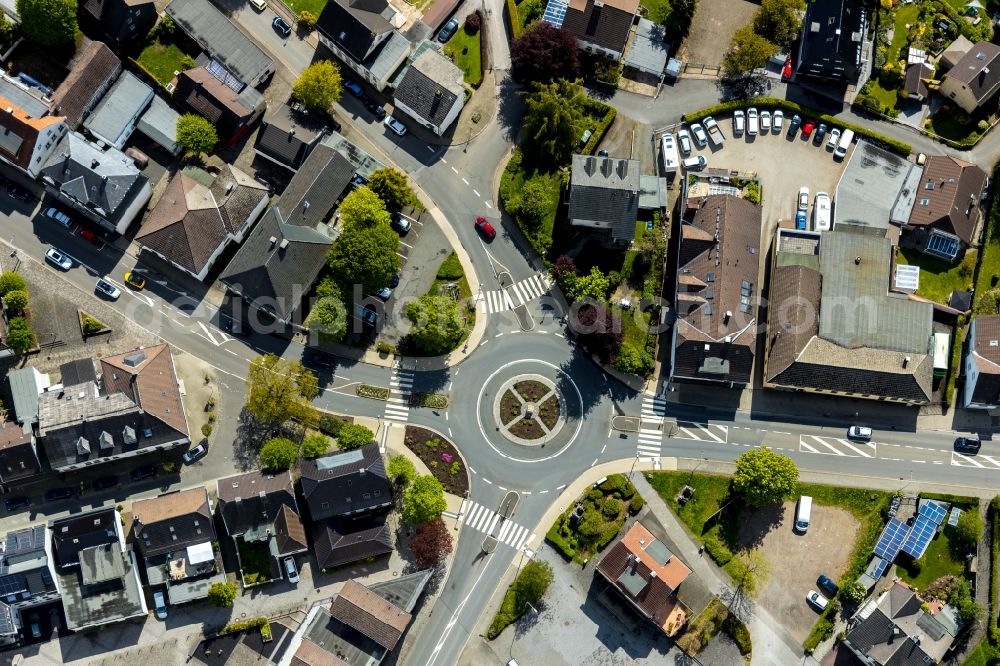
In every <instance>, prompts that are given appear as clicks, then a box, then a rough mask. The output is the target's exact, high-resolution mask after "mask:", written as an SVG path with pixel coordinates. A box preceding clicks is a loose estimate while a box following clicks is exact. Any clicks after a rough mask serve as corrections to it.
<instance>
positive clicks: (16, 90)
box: [0, 75, 49, 118]
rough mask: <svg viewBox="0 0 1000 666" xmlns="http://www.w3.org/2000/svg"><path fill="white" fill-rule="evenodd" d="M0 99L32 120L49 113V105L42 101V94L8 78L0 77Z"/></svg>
mask: <svg viewBox="0 0 1000 666" xmlns="http://www.w3.org/2000/svg"><path fill="white" fill-rule="evenodd" d="M0 97H3V98H4V99H5V100H7V101H8V102H12V103H13V104H14V106H16V107H17V108H19V109H21V110H22V111H24V112H25V113H26V114H28V115H29V116H31V117H32V118H41V117H42V116H45V115H48V113H49V104H48V103H47V102H45V101H43V100H42V93H41V92H40V91H39V90H38V89H37V88H31V87H28V86H27V85H25V84H24V83H21V82H20V81H18V80H16V79H14V78H12V77H10V76H4V75H0Z"/></svg>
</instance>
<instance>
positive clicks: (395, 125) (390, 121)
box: [385, 116, 406, 136]
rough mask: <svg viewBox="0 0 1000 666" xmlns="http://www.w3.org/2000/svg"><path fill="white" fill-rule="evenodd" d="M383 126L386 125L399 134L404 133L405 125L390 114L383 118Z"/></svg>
mask: <svg viewBox="0 0 1000 666" xmlns="http://www.w3.org/2000/svg"><path fill="white" fill-rule="evenodd" d="M385 126H386V127H388V128H389V129H391V130H392V131H393V132H395V133H396V134H398V135H399V136H403V135H404V134H406V125H404V124H403V123H401V122H399V121H398V120H396V119H395V118H393V117H392V116H387V117H386V119H385Z"/></svg>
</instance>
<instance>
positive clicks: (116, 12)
mask: <svg viewBox="0 0 1000 666" xmlns="http://www.w3.org/2000/svg"><path fill="white" fill-rule="evenodd" d="M83 11H84V12H85V13H86V14H87V15H89V16H90V17H91V18H92V19H94V20H95V21H96V22H97V25H99V26H100V27H101V30H103V31H104V34H106V35H107V36H108V37H109V38H110V39H111V40H112V41H114V42H117V43H118V44H120V45H123V46H125V45H129V44H134V43H135V42H136V40H139V39H142V38H143V37H145V36H146V34H147V33H149V30H150V28H152V27H153V24H154V23H156V19H157V13H156V5H155V3H154V2H153V0H85V2H84V3H83Z"/></svg>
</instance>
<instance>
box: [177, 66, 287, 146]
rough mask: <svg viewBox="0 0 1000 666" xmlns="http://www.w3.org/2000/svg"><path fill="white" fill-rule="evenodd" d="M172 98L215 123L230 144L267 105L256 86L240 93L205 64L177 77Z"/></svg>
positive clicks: (261, 113)
mask: <svg viewBox="0 0 1000 666" xmlns="http://www.w3.org/2000/svg"><path fill="white" fill-rule="evenodd" d="M173 99H174V103H175V104H177V105H178V106H179V107H180V108H181V109H182V110H183V111H188V112H190V113H195V114H198V115H199V116H201V117H203V118H205V119H206V120H207V121H208V122H210V123H212V124H213V125H215V129H216V132H218V135H219V139H221V140H222V141H223V142H225V143H226V144H228V145H230V146H231V145H233V144H234V143H236V142H237V141H239V140H240V139H241V138H242V137H243V136H244V135H245V134H247V132H249V131H250V126H251V125H252V124H253V123H254V122H255V121H256V120H257V119H258V118H260V117H261V116H262V115H264V109H265V108H266V106H267V104H266V103H265V101H264V95H263V94H261V92H260V91H259V90H257V89H256V88H254V87H253V86H246V87H245V88H243V89H242V90H241V91H240V92H237V91H236V90H234V89H233V88H232V87H230V86H228V85H226V84H225V83H223V82H222V81H220V80H219V79H217V78H215V77H214V76H212V74H211V73H210V72H209V71H208V70H207V69H205V68H204V67H195V68H194V69H189V70H187V71H185V72H181V73H180V74H179V75H178V76H177V87H176V88H175V89H174V96H173Z"/></svg>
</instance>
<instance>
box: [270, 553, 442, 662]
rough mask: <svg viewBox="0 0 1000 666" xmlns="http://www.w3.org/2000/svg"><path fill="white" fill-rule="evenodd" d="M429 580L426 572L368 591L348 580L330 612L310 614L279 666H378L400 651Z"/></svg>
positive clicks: (319, 610)
mask: <svg viewBox="0 0 1000 666" xmlns="http://www.w3.org/2000/svg"><path fill="white" fill-rule="evenodd" d="M431 574H432V572H431V571H430V570H429V569H428V570H424V571H418V572H416V573H412V574H407V575H403V576H399V577H397V578H392V579H390V580H386V581H383V582H380V583H374V584H372V585H368V586H364V585H361V584H360V583H358V582H356V581H353V580H348V581H347V582H346V583H344V586H343V587H342V588H341V590H340V592H339V593H338V594H337V596H336V597H334V599H333V602H332V603H331V604H330V607H329V609H327V608H325V607H323V606H319V605H317V606H313V608H312V609H310V611H309V613H308V615H307V616H306V619H305V621H304V622H303V623H302V624H301V625H300V628H299V629H298V631H296V633H295V635H294V636H293V637H292V639H291V642H290V643H289V647H288V650H287V651H286V653H285V655H286V656H285V657H284V659H282V661H281V666H327V665H328V664H333V663H338V662H339V663H346V664H368V665H369V666H378V664H380V663H382V661H383V660H384V659H385V657H386V656H387V655H388V654H389V653H390V652H392V650H394V649H395V648H396V647H397V646H398V645H399V642H400V640H401V639H402V636H403V634H404V633H405V632H406V629H407V627H408V626H409V624H410V621H411V620H412V619H413V616H412V613H413V609H414V608H415V607H416V605H417V601H419V599H420V595H421V594H422V593H423V590H424V588H425V587H426V586H427V582H428V581H429V580H430V578H431Z"/></svg>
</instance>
